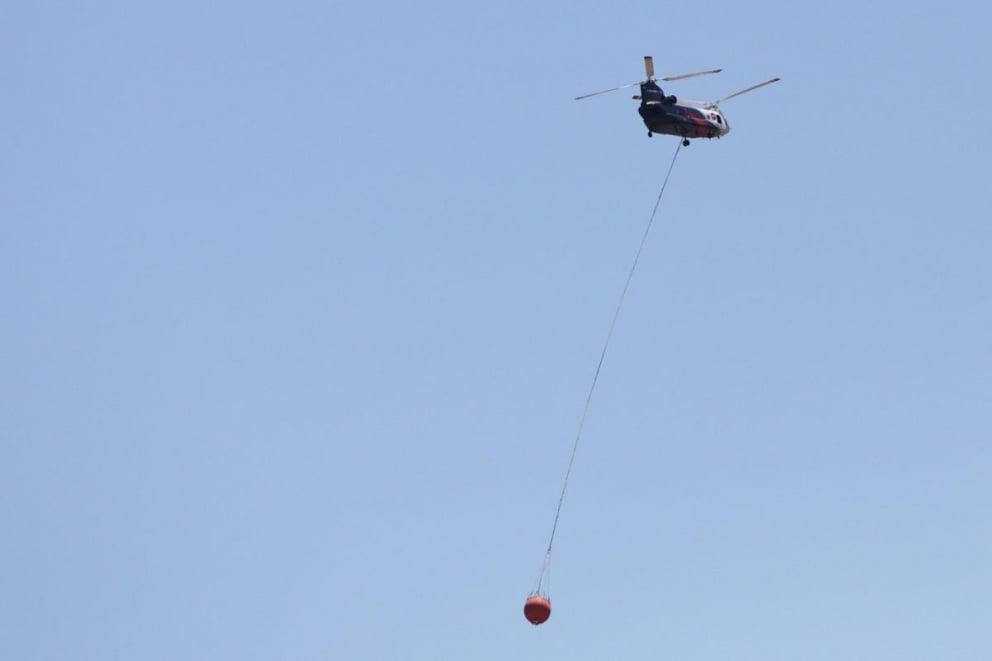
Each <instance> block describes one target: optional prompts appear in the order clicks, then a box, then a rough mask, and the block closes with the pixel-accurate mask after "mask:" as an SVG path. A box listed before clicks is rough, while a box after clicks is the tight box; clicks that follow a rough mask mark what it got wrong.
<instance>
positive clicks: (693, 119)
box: [575, 55, 781, 147]
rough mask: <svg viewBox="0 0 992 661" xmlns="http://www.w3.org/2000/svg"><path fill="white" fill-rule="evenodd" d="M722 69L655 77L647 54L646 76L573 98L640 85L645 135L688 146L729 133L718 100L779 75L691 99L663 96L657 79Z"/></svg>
mask: <svg viewBox="0 0 992 661" xmlns="http://www.w3.org/2000/svg"><path fill="white" fill-rule="evenodd" d="M721 71H723V69H708V70H707V71H695V72H693V73H683V74H679V75H677V76H665V77H664V78H659V79H656V78H655V77H654V59H653V58H652V57H651V56H650V55H645V56H644V73H645V74H646V76H647V79H646V80H642V81H641V82H639V83H630V84H628V85H621V86H620V87H611V88H610V89H608V90H601V91H599V92H592V93H590V94H583V95H582V96H577V97H575V100H576V101H579V100H581V99H588V98H589V97H591V96H598V95H600V94H606V93H607V92H615V91H617V90H622V89H627V88H628V87H634V86H635V85H640V87H641V93H640V94H638V95H635V96H634V97H633V98H634V99H635V100H639V101H640V102H641V106H640V107H639V108H638V109H637V112H638V113H639V114H640V115H641V119H643V120H644V125H645V126H647V128H648V137H649V138H650V137H651V136H653V135H654V134H655V133H663V134H667V135H675V136H679V137H681V138H682V145H683V146H685V147H688V146H689V138H721V137H723V136H725V135H727V134H728V133H730V122H728V121H727V117H726V115H724V114H723V112H721V110H720V104H721V103H723V102H724V101H727V100H729V99H732V98H734V97H735V96H740V95H741V94H746V93H747V92H752V91H754V90H756V89H758V88H759V87H764V86H765V85H771V84H772V83H777V82H778V81H779V80H781V78H772V79H771V80H766V81H765V82H763V83H758V84H757V85H752V86H751V87H748V88H747V89H742V90H741V91H739V92H734V93H733V94H731V95H729V96H725V97H723V98H722V99H718V100H716V101H692V100H690V99H679V98H677V97H675V96H666V95H665V92H664V90H662V89H661V87H659V86H658V83H657V82H655V81H656V80H661V81H663V82H671V81H674V80H684V79H686V78H695V77H696V76H707V75H711V74H716V73H720V72H721Z"/></svg>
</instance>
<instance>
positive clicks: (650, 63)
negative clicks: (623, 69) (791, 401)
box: [644, 55, 654, 80]
mask: <svg viewBox="0 0 992 661" xmlns="http://www.w3.org/2000/svg"><path fill="white" fill-rule="evenodd" d="M644 73H646V74H647V75H648V77H647V80H653V79H654V58H653V57H651V56H650V55H645V56H644Z"/></svg>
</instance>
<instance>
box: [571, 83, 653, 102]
mask: <svg viewBox="0 0 992 661" xmlns="http://www.w3.org/2000/svg"><path fill="white" fill-rule="evenodd" d="M636 85H640V83H639V82H638V83H630V84H629V85H621V86H620V87H611V88H610V89H608V90H601V91H599V92H590V93H589V94H583V95H582V96H577V97H575V100H576V101H578V100H579V99H588V98H589V97H590V96H597V95H599V94H606V93H607V92H616V91H617V90H625V89H627V88H628V87H635V86H636Z"/></svg>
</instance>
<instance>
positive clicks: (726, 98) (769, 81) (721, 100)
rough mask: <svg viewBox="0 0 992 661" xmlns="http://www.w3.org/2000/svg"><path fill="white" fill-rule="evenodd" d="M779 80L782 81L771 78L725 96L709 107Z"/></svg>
mask: <svg viewBox="0 0 992 661" xmlns="http://www.w3.org/2000/svg"><path fill="white" fill-rule="evenodd" d="M780 80H782V79H781V78H772V79H771V80H766V81H765V82H763V83H758V84H757V85H752V86H751V87H748V88H747V89H743V90H741V91H740V92H734V93H733V94H731V95H730V96H725V97H723V98H722V99H719V100H718V101H714V102H713V103H712V104H711V105H714V106H715V105H719V104H721V103H723V102H724V101H726V100H728V99H732V98H734V97H735V96H740V95H741V94H746V93H747V92H753V91H754V90H756V89H758V88H759V87H764V86H765V85H771V84H772V83H777V82H778V81H780Z"/></svg>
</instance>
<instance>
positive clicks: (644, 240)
mask: <svg viewBox="0 0 992 661" xmlns="http://www.w3.org/2000/svg"><path fill="white" fill-rule="evenodd" d="M681 149H682V141H681V140H679V141H678V144H677V145H676V147H675V153H674V154H673V155H672V161H671V163H669V164H668V172H666V173H665V180H664V181H663V182H662V184H661V190H659V191H658V197H657V199H655V201H654V208H653V209H652V210H651V217H650V218H648V222H647V225H646V226H645V227H644V234H643V235H641V242H640V244H638V246H637V252H636V253H635V254H634V262H633V263H632V264H631V265H630V271H629V272H628V273H627V280H626V282H624V284H623V291H621V292H620V299H619V300H618V301H617V307H616V310H615V311H614V312H613V321H611V322H610V330H609V331H608V332H607V333H606V341H604V342H603V350H602V352H601V353H600V354H599V362H598V363H597V364H596V372H595V373H594V374H593V377H592V383H591V384H590V385H589V392H588V393H587V394H586V402H585V406H583V407H582V415H581V416H579V427H578V429H577V430H576V432H575V441H574V442H573V443H572V453H571V455H569V458H568V468H567V469H566V470H565V479H564V480H562V484H561V495H560V496H559V497H558V508H557V509H556V510H555V521H554V524H553V525H552V526H551V537H550V539H548V549H547V551H546V552H545V554H544V563H543V564H542V565H541V572H540V574H539V575H538V580H537V589H536V590H534V592H535V593H539V592H540V591H541V586H542V585H543V583H544V577H545V575H546V574H547V573H548V572H549V571H550V569H549V565H550V563H551V548H552V547H553V546H554V543H555V533H556V532H558V519H559V517H560V516H561V506H562V505H563V504H564V502H565V491H566V490H567V489H568V478H569V477H570V476H571V474H572V465H573V464H574V463H575V453H576V451H577V450H578V449H579V440H580V439H581V438H582V428H583V427H585V424H586V416H587V415H588V414H589V405H590V404H591V403H592V396H593V393H594V392H596V383H597V382H598V381H599V373H600V371H602V369H603V361H605V360H606V352H607V351H608V350H609V348H610V341H611V340H612V339H613V331H614V329H616V326H617V319H619V318H620V310H621V309H622V308H623V302H624V299H626V298H627V290H628V289H630V281H631V280H633V278H634V271H636V270H637V262H639V261H640V259H641V252H643V250H644V244H645V243H647V240H648V234H650V233H651V226H652V225H654V218H655V216H656V215H657V214H658V207H659V206H660V205H661V198H662V196H663V195H664V194H665V188H667V187H668V180H669V178H670V177H671V176H672V169H673V168H674V167H675V159H677V158H678V155H679V151H681Z"/></svg>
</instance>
